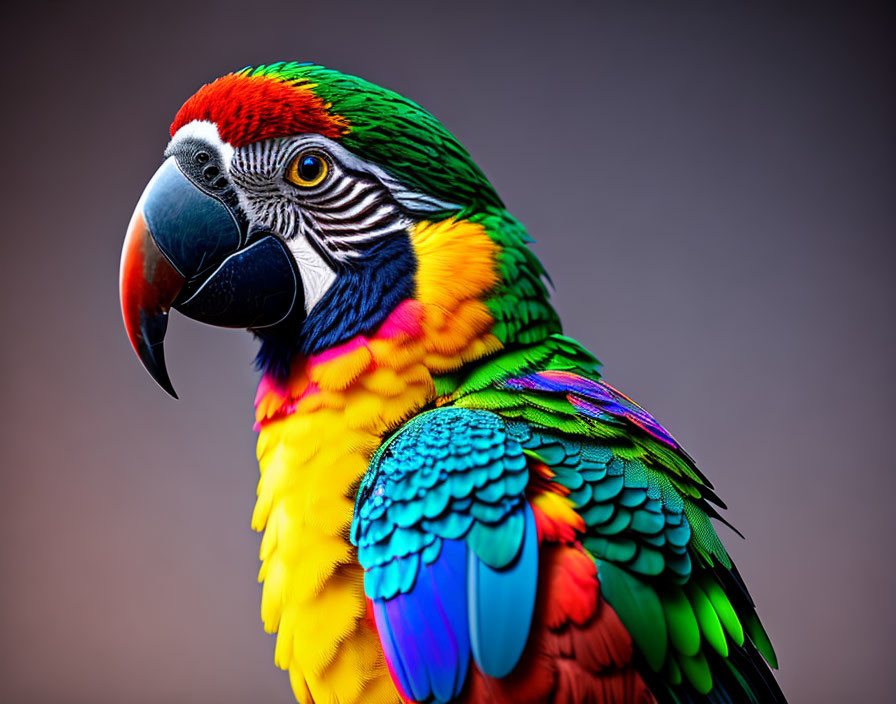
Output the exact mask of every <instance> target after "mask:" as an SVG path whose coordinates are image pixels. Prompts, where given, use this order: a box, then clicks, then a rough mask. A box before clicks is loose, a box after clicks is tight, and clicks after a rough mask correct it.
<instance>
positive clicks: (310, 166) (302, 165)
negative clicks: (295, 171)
mask: <svg viewBox="0 0 896 704" xmlns="http://www.w3.org/2000/svg"><path fill="white" fill-rule="evenodd" d="M321 169H323V163H322V162H321V160H320V158H319V157H316V156H306V157H303V158H302V161H301V162H299V176H301V178H302V180H303V181H314V180H315V179H316V178H317V177H318V176H320V172H321Z"/></svg>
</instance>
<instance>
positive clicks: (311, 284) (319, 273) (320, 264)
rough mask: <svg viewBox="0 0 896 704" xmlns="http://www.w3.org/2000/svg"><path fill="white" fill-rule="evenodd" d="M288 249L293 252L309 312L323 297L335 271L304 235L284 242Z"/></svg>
mask: <svg viewBox="0 0 896 704" xmlns="http://www.w3.org/2000/svg"><path fill="white" fill-rule="evenodd" d="M286 244H287V246H288V247H289V251H291V252H292V253H293V256H294V257H295V258H296V262H297V263H298V265H299V271H300V272H301V274H302V288H303V289H304V290H305V313H306V314H308V313H311V309H312V308H314V306H316V305H317V302H318V301H320V299H321V298H323V297H324V294H325V293H326V292H327V291H328V290H329V288H330V286H331V285H332V284H333V282H334V281H335V280H336V272H335V271H333V269H331V268H330V265H329V264H327V262H326V261H324V258H323V257H322V256H321V255H320V254H318V252H317V250H316V249H315V248H314V245H312V244H311V243H310V242H309V241H308V238H307V237H306V236H305V235H302V234H300V235H298V236H297V237H293V238H292V239H290V240H288V241H287V242H286Z"/></svg>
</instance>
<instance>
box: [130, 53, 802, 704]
mask: <svg viewBox="0 0 896 704" xmlns="http://www.w3.org/2000/svg"><path fill="white" fill-rule="evenodd" d="M170 138H171V139H170V142H169V143H168V146H167V149H166V150H165V153H164V161H163V163H162V165H161V167H160V168H159V169H158V171H157V172H156V174H155V175H154V176H153V177H152V179H151V181H150V182H149V185H148V186H147V187H146V190H145V191H144V193H143V195H142V197H141V198H140V200H139V202H138V205H137V207H136V210H135V212H134V215H133V217H132V219H131V222H130V225H129V228H128V231H127V235H126V238H125V242H124V248H123V252H122V259H121V278H120V293H121V305H122V311H123V317H124V322H125V327H126V329H127V333H128V336H129V338H130V341H131V343H132V345H133V347H134V349H135V351H136V352H137V354H138V356H139V357H140V359H141V360H142V362H143V364H144V366H145V367H146V369H147V370H148V371H149V373H150V374H151V375H152V377H153V378H154V379H155V380H156V381H157V382H158V383H159V384H160V385H161V386H162V387H163V388H164V389H166V390H167V391H168V392H169V393H170V394H172V395H174V389H173V387H172V384H171V381H170V379H169V376H168V373H167V371H166V366H165V358H164V354H163V346H162V343H163V340H164V337H165V329H166V325H167V317H168V313H169V311H170V309H171V308H174V309H175V310H178V311H180V312H181V313H182V314H184V315H186V316H188V317H191V318H194V319H196V320H199V321H202V322H205V323H209V324H213V325H219V326H225V327H234V328H246V329H248V330H250V331H251V332H252V333H253V334H254V335H255V336H256V337H257V338H258V340H259V341H260V350H259V353H258V357H257V365H258V368H259V370H260V372H261V380H260V384H259V387H258V393H257V396H256V399H255V408H256V420H257V423H256V429H257V431H258V461H259V465H260V479H259V482H258V502H257V504H256V506H255V511H254V514H253V516H252V526H253V528H255V529H256V530H258V531H263V532H264V535H263V538H262V541H261V550H260V552H261V562H262V564H261V570H260V574H259V581H262V582H263V585H264V586H263V591H262V597H261V617H262V620H263V623H264V627H265V629H266V630H267V631H268V632H271V633H274V632H276V633H277V639H276V646H275V654H274V660H275V663H276V665H277V666H279V667H280V668H282V669H284V670H288V672H289V678H290V682H291V685H292V688H293V691H294V693H295V696H296V698H297V700H298V701H299V702H302V703H303V704H307V703H309V702H340V703H343V704H351V703H354V702H368V703H371V704H378V703H382V704H387V703H388V704H391V703H398V702H439V703H447V702H508V703H510V702H514V703H517V702H533V703H534V702H557V703H568V704H573V703H580V702H581V703H584V702H615V703H618V704H629V703H647V702H664V703H665V702H674V703H679V704H684V703H686V702H692V703H697V702H713V703H717V704H721V703H723V702H783V701H784V697H783V695H782V693H781V691H780V689H779V688H778V685H777V684H776V682H775V680H774V678H773V676H772V675H771V673H770V670H769V666H771V667H776V666H777V665H776V659H775V653H774V650H773V649H772V646H771V643H770V642H769V638H768V636H767V635H766V632H765V631H764V630H763V627H762V625H761V624H760V622H759V619H758V618H757V616H756V612H755V610H754V604H753V601H752V600H751V598H750V595H749V593H748V592H747V589H746V587H745V585H744V582H743V580H742V579H741V576H740V574H739V573H738V571H737V569H736V568H735V566H734V565H733V564H732V562H731V558H730V557H729V556H728V553H727V552H726V551H725V548H724V547H723V545H722V543H721V541H720V540H719V537H718V535H717V533H716V530H715V528H714V527H713V523H712V519H719V518H720V516H719V513H718V512H717V511H718V509H719V508H724V504H723V503H722V501H721V500H720V499H719V498H718V497H717V496H716V494H715V493H714V491H713V488H712V485H711V484H710V483H709V481H708V480H707V479H706V477H704V475H703V474H701V472H700V471H699V470H698V469H697V467H696V466H695V465H694V462H693V460H692V459H691V458H690V457H689V456H688V454H687V453H686V452H685V451H684V450H683V449H682V447H681V445H679V443H678V441H677V440H676V439H675V438H674V437H673V436H672V435H671V434H670V433H669V432H668V431H667V430H666V429H665V428H664V427H663V426H662V425H660V424H659V423H658V422H657V421H656V420H655V419H654V418H653V416H651V415H650V414H649V413H648V412H647V411H645V410H644V409H642V408H641V407H640V406H638V405H637V404H636V403H635V402H634V401H632V400H631V399H629V398H628V397H627V396H625V395H623V394H622V393H621V392H619V391H617V390H616V389H614V388H613V387H612V386H610V385H609V384H607V383H606V382H605V381H603V380H602V378H601V375H600V371H599V366H600V365H599V362H598V361H597V359H596V358H595V357H594V356H593V355H592V354H591V353H590V352H589V351H588V350H586V349H585V348H584V347H583V346H582V345H580V344H579V343H578V342H576V341H575V340H573V339H570V338H569V337H565V336H564V335H563V334H562V332H561V325H560V320H559V318H558V316H557V313H556V312H555V310H554V308H553V307H552V306H551V304H550V302H549V299H548V292H547V289H546V284H545V280H546V277H547V275H546V273H545V270H544V269H543V268H542V265H541V264H540V262H539V261H538V259H537V258H536V257H535V255H534V254H533V253H532V251H531V250H530V249H529V248H528V243H529V242H531V240H530V239H529V237H528V236H527V234H526V231H525V229H524V228H523V226H522V225H521V224H520V223H519V222H518V221H517V220H515V219H514V218H513V217H512V216H511V215H510V214H509V213H508V212H507V210H506V209H505V208H504V205H503V204H502V202H501V199H500V198H499V197H498V195H497V193H496V192H495V190H494V189H493V188H492V186H491V185H490V184H489V182H488V181H487V180H486V177H485V176H484V175H483V173H482V171H481V170H480V169H479V168H478V167H477V166H476V164H475V163H474V162H473V161H472V159H471V157H470V156H469V154H468V153H467V152H466V150H465V149H464V148H463V147H462V146H461V145H460V144H459V143H458V141H457V140H456V139H455V138H454V137H453V136H452V135H451V134H450V133H449V132H448V131H447V130H446V129H445V128H444V127H443V126H442V125H441V124H440V123H439V122H438V121H437V120H436V119H435V118H434V117H433V116H432V115H431V114H430V113H428V112H426V111H425V110H424V109H422V108H421V107H419V106H418V105H416V104H415V103H413V102H411V101H410V100H408V99H406V98H404V97H402V96H400V95H398V94H396V93H394V92H392V91H390V90H385V89H383V88H380V87H378V86H376V85H373V84H371V83H369V82H367V81H364V80H362V79H360V78H355V77H353V76H349V75H345V74H343V73H340V72H337V71H334V70H329V69H326V68H323V67H321V66H317V65H311V64H298V63H276V64H271V65H265V66H258V67H254V68H245V69H243V70H241V71H238V72H236V73H231V74H228V75H225V76H224V77H222V78H219V79H217V80H215V81H214V82H212V83H210V84H207V85H205V86H203V87H201V88H200V89H199V90H198V92H196V93H195V94H194V95H193V96H192V97H191V98H189V99H188V100H187V102H186V103H185V104H184V105H183V107H182V108H181V109H180V111H179V112H178V113H177V115H176V117H175V118H174V122H173V123H172V125H171V129H170Z"/></svg>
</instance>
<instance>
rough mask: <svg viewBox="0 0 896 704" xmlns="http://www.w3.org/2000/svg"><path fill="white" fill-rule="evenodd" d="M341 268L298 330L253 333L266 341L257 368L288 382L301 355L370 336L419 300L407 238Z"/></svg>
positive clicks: (379, 246)
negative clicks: (400, 307)
mask: <svg viewBox="0 0 896 704" xmlns="http://www.w3.org/2000/svg"><path fill="white" fill-rule="evenodd" d="M336 264H337V266H338V267H339V269H338V270H337V276H336V279H335V281H334V282H333V285H332V286H331V287H330V289H329V290H328V291H327V292H326V293H325V294H324V296H323V298H321V300H320V301H319V302H318V303H317V305H316V306H314V308H313V309H312V310H311V312H310V313H309V315H308V317H307V318H306V319H305V320H304V322H302V324H301V325H300V326H299V327H298V329H296V326H294V325H293V326H284V327H281V326H277V327H276V328H275V329H271V330H267V331H266V330H256V331H254V332H255V335H256V336H257V337H258V338H259V339H260V340H261V348H260V349H259V350H258V354H257V355H256V357H255V368H256V369H258V370H259V371H262V372H263V373H265V374H270V375H273V376H274V377H276V378H278V379H284V378H286V377H287V376H288V375H289V370H290V366H291V363H292V360H293V358H294V357H295V355H296V354H297V353H301V354H302V355H305V356H309V355H313V354H318V353H320V352H323V351H324V350H326V349H329V348H331V347H335V346H336V345H339V344H342V343H344V342H347V341H348V340H350V339H352V338H353V337H355V336H356V335H360V334H364V333H369V332H371V331H373V330H375V329H376V328H377V326H379V325H380V323H382V322H383V321H384V320H385V319H386V317H387V316H388V315H389V314H390V313H391V312H392V311H393V310H394V309H395V307H396V306H397V305H398V304H399V303H401V302H402V301H403V300H405V299H408V298H411V297H413V295H414V275H415V274H416V271H417V259H416V256H415V255H414V250H413V246H412V245H411V240H410V235H408V234H407V233H405V234H403V235H401V236H393V237H389V238H388V239H386V240H383V241H381V242H377V243H375V244H373V245H371V246H370V248H369V249H368V250H366V251H365V252H364V254H363V256H361V257H359V258H357V259H353V260H350V261H347V262H337V263H336Z"/></svg>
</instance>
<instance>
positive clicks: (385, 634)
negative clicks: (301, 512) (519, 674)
mask: <svg viewBox="0 0 896 704" xmlns="http://www.w3.org/2000/svg"><path fill="white" fill-rule="evenodd" d="M528 479H529V477H528V467H527V458H526V456H525V454H524V452H523V448H522V446H521V445H520V443H519V441H518V440H516V439H515V438H513V437H512V436H510V435H509V434H508V433H507V429H506V425H505V422H504V420H503V419H502V418H501V417H500V416H498V415H496V414H494V413H490V412H488V411H475V410H466V409H456V408H444V409H438V410H434V411H430V412H428V413H424V414H422V415H420V416H417V417H416V418H414V419H413V420H411V421H410V422H409V423H407V424H406V425H405V426H404V427H403V428H402V429H401V430H400V431H399V432H398V433H397V434H396V435H395V436H394V437H393V438H392V439H391V440H389V441H388V442H387V443H386V444H385V445H384V446H383V447H382V448H381V449H380V450H379V452H378V453H377V454H376V455H375V457H374V458H373V460H372V462H371V465H370V470H369V471H368V473H367V475H366V476H365V478H364V480H363V482H362V484H361V487H360V490H359V492H358V497H357V502H356V507H355V515H354V521H353V524H352V540H353V542H354V543H355V544H356V545H357V547H358V559H359V561H360V562H361V564H362V566H363V567H364V569H365V579H364V587H365V591H366V593H367V596H368V598H369V599H370V600H371V602H372V604H373V611H374V616H375V619H376V624H377V629H378V631H379V634H380V640H381V643H382V645H383V650H384V654H385V656H386V659H387V662H388V663H389V665H390V668H391V670H392V672H393V675H394V677H393V679H394V680H395V682H396V684H397V685H398V686H399V688H400V689H401V690H402V693H403V694H404V695H405V696H406V698H408V699H413V700H415V701H432V700H434V701H440V702H447V701H450V700H451V699H452V698H454V697H456V696H458V695H459V693H460V691H461V689H462V687H463V685H464V682H465V676H466V673H467V671H468V669H469V664H470V658H471V656H472V658H473V660H474V661H475V663H476V665H477V666H478V668H479V669H480V670H481V671H482V672H484V673H485V674H487V675H490V676H491V677H503V676H505V675H506V674H508V673H509V672H510V671H511V670H512V669H513V667H514V665H515V664H516V662H517V660H518V659H519V657H520V655H521V653H522V651H523V649H524V647H525V645H526V641H527V638H528V634H529V625H530V622H531V618H532V610H533V606H534V603H535V591H536V584H537V577H538V547H537V532H536V528H535V524H534V516H533V513H532V509H531V508H530V507H529V505H528V503H527V501H526V498H525V495H524V492H525V488H526V485H527V483H528Z"/></svg>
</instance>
